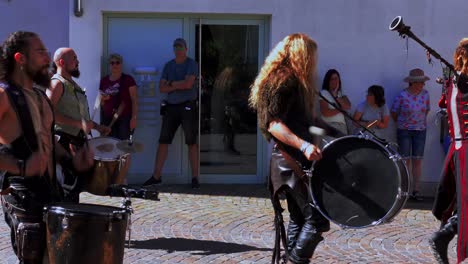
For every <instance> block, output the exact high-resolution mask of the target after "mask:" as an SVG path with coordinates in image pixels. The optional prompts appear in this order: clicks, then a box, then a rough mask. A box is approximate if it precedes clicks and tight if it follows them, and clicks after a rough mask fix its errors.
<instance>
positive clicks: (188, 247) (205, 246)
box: [130, 238, 272, 255]
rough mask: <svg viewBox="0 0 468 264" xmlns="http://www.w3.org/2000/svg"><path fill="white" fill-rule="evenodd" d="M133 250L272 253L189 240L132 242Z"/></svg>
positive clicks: (215, 242)
mask: <svg viewBox="0 0 468 264" xmlns="http://www.w3.org/2000/svg"><path fill="white" fill-rule="evenodd" d="M130 247H131V248H137V249H159V250H166V251H167V252H168V253H173V252H175V251H193V253H192V255H211V254H232V253H240V252H246V251H270V250H272V249H270V248H257V247H253V246H248V245H241V244H236V243H229V242H220V241H208V240H198V239H188V238H156V239H150V240H137V241H132V242H131V244H130Z"/></svg>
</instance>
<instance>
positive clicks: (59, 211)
mask: <svg viewBox="0 0 468 264" xmlns="http://www.w3.org/2000/svg"><path fill="white" fill-rule="evenodd" d="M67 205H68V206H74V205H85V206H91V207H95V208H98V207H105V208H109V209H114V210H113V211H112V212H106V213H104V212H98V211H96V212H88V211H87V212H85V211H80V212H76V211H72V210H73V209H71V210H70V208H65V206H67ZM44 211H45V213H46V214H49V213H54V214H56V215H63V216H71V217H73V216H116V215H126V214H127V213H128V212H127V210H126V209H124V208H120V207H116V206H111V205H101V204H90V203H78V204H71V203H55V204H50V205H48V206H45V207H44Z"/></svg>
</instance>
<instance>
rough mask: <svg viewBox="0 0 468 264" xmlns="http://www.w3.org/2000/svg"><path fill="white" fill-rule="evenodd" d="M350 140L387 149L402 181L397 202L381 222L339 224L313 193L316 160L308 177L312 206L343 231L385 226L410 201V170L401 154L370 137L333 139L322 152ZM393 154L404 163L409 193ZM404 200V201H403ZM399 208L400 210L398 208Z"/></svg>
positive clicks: (350, 136)
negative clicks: (325, 210)
mask: <svg viewBox="0 0 468 264" xmlns="http://www.w3.org/2000/svg"><path fill="white" fill-rule="evenodd" d="M348 138H358V139H364V140H369V141H371V142H373V143H376V144H377V145H378V146H380V147H381V148H383V149H385V151H386V153H387V154H389V159H390V160H391V161H392V163H393V165H394V166H395V167H396V169H397V172H398V178H399V179H400V187H398V193H397V196H396V197H395V198H396V199H395V201H394V202H393V204H392V207H391V208H390V209H389V210H388V211H387V213H386V214H385V215H384V216H383V217H381V218H380V219H379V220H377V221H374V222H372V223H371V224H369V225H364V226H349V225H345V224H342V223H338V222H337V221H335V220H333V219H331V217H330V216H329V215H328V214H325V213H324V212H323V209H322V208H320V206H318V203H317V199H316V198H315V195H314V194H313V191H312V177H314V175H313V171H314V167H315V164H316V163H317V162H318V161H317V160H314V162H313V163H312V166H311V170H310V171H311V174H309V176H308V178H309V179H308V185H309V186H308V188H307V190H308V193H309V196H310V197H311V199H312V203H313V204H312V206H314V207H315V208H316V209H317V210H318V211H319V212H320V214H321V215H322V216H323V217H325V218H326V219H328V220H329V221H330V222H332V223H334V224H336V225H338V226H339V227H340V228H341V229H363V228H367V227H373V226H377V225H380V224H383V223H386V222H389V221H390V220H391V219H388V218H389V216H390V215H394V216H396V215H397V214H398V213H399V212H400V211H401V210H403V208H404V206H405V204H406V202H407V200H408V196H409V193H408V192H409V188H410V186H411V184H412V183H411V177H410V175H409V173H408V168H407V167H406V165H405V164H404V162H403V158H402V157H401V156H400V154H399V153H398V152H397V151H396V150H393V149H391V150H392V151H395V153H392V152H391V151H390V147H386V146H384V145H383V144H381V143H380V142H378V141H377V140H375V139H374V138H373V137H372V136H369V135H362V134H361V135H347V136H344V137H340V138H336V139H333V140H332V141H330V142H328V143H327V144H326V145H325V146H324V147H323V150H322V152H325V150H326V149H327V148H328V147H330V145H331V144H332V143H334V142H338V141H340V140H345V139H348ZM392 154H397V157H398V161H401V162H402V163H403V167H404V169H405V171H406V177H407V180H408V191H406V192H405V191H404V190H402V189H401V182H402V180H401V179H402V173H401V171H400V168H399V166H398V163H397V161H395V160H393V159H391V158H390V156H391V155H392ZM402 199H403V200H402ZM398 206H399V208H398Z"/></svg>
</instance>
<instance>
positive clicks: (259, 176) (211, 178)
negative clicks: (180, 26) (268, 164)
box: [187, 16, 268, 183]
mask: <svg viewBox="0 0 468 264" xmlns="http://www.w3.org/2000/svg"><path fill="white" fill-rule="evenodd" d="M200 23H201V25H246V26H247V25H255V26H258V27H259V32H258V34H259V36H258V41H259V43H258V70H260V68H261V66H262V64H263V61H264V59H265V54H266V52H265V50H267V49H266V48H265V47H266V42H268V41H266V35H265V31H266V21H265V19H259V18H257V19H254V18H218V17H213V18H211V17H201V16H200V17H198V18H191V19H190V29H189V37H188V39H187V41H188V43H189V46H191V47H195V40H196V36H195V34H196V30H195V28H196V25H199V24H200ZM199 32H200V31H199ZM200 39H201V38H200ZM199 44H200V43H199ZM199 47H201V45H199ZM199 54H200V53H199ZM189 56H190V57H192V58H194V57H195V49H190V50H189ZM198 61H200V64H199V69H201V68H202V67H203V61H201V58H198ZM200 72H201V71H200ZM199 87H200V88H199V89H201V86H200V85H199ZM199 94H201V91H199ZM200 99H201V98H199V100H200ZM199 107H201V104H200V103H199ZM199 113H201V109H199ZM198 131H199V133H198V135H199V137H200V136H201V133H200V121H199V130H198ZM256 139H257V140H256V142H257V156H256V165H257V166H256V175H252V174H229V175H228V176H226V175H225V174H201V173H200V179H201V181H202V182H206V183H219V180H220V179H222V180H223V181H222V183H263V182H265V177H264V175H265V174H264V173H265V172H264V167H265V166H264V162H265V158H264V153H265V152H266V151H265V146H264V145H265V144H266V142H265V140H264V139H263V136H262V135H261V133H259V129H258V125H257V137H256ZM199 142H201V140H200V138H199ZM200 149H201V148H200Z"/></svg>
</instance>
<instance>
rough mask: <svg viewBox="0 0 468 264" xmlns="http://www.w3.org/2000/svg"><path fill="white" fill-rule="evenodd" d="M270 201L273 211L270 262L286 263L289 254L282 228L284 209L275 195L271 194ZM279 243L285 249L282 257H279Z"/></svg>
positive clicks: (284, 232)
mask: <svg viewBox="0 0 468 264" xmlns="http://www.w3.org/2000/svg"><path fill="white" fill-rule="evenodd" d="M271 202H272V204H273V209H274V211H275V246H274V248H273V257H272V259H271V264H279V263H286V262H287V260H288V258H289V254H288V250H287V248H288V246H287V245H288V242H287V240H286V239H287V236H286V230H285V228H284V221H283V215H282V212H283V211H284V209H283V208H282V207H281V203H280V201H279V198H278V196H277V195H272V196H271ZM281 243H283V248H284V251H285V254H284V257H281ZM280 261H283V262H280Z"/></svg>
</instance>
